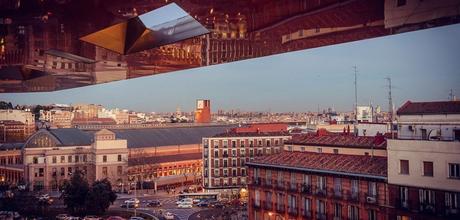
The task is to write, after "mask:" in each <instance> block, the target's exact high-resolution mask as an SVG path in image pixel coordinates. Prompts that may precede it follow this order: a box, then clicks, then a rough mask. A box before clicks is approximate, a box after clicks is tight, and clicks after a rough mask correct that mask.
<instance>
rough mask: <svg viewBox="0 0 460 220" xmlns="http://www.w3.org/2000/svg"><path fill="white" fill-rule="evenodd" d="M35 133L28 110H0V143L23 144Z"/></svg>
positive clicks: (32, 116)
mask: <svg viewBox="0 0 460 220" xmlns="http://www.w3.org/2000/svg"><path fill="white" fill-rule="evenodd" d="M34 132H35V118H34V115H33V114H32V113H31V112H30V111H29V110H18V109H2V110H0V133H1V134H0V135H1V139H0V142H3V143H5V142H10V143H11V142H24V141H25V140H26V139H27V138H28V137H29V136H30V135H32V134H33V133H34Z"/></svg>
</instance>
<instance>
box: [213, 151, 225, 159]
mask: <svg viewBox="0 0 460 220" xmlns="http://www.w3.org/2000/svg"><path fill="white" fill-rule="evenodd" d="M214 157H219V150H214ZM224 157H228V154H227V151H224Z"/></svg>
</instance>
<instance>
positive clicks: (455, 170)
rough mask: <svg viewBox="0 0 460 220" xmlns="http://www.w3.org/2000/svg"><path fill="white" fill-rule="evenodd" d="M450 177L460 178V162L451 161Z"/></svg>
mask: <svg viewBox="0 0 460 220" xmlns="http://www.w3.org/2000/svg"><path fill="white" fill-rule="evenodd" d="M449 178H454V179H460V164H458V163H449Z"/></svg>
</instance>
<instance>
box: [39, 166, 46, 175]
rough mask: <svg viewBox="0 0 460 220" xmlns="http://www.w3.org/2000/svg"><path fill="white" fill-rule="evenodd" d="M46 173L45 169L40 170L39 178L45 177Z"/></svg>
mask: <svg viewBox="0 0 460 220" xmlns="http://www.w3.org/2000/svg"><path fill="white" fill-rule="evenodd" d="M44 173H45V169H44V168H38V176H39V177H43V176H44Z"/></svg>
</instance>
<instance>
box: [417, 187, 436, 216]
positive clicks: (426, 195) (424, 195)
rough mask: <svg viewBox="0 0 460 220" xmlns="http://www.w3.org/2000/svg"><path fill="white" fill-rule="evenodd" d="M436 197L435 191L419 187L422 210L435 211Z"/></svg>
mask: <svg viewBox="0 0 460 220" xmlns="http://www.w3.org/2000/svg"><path fill="white" fill-rule="evenodd" d="M435 198H436V197H435V192H434V191H432V190H426V189H419V201H420V210H421V211H425V210H427V211H434V202H435Z"/></svg>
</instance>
